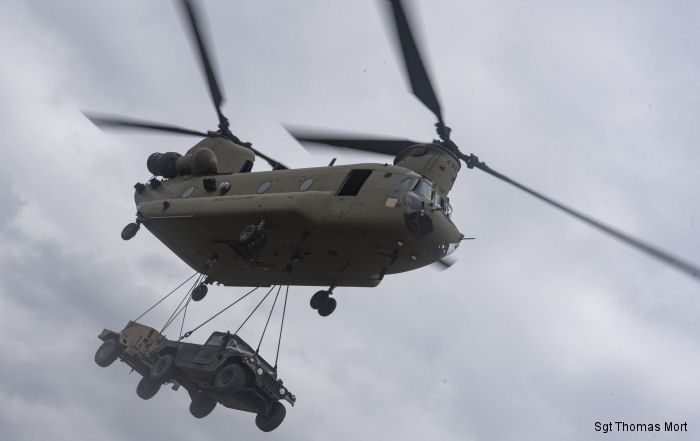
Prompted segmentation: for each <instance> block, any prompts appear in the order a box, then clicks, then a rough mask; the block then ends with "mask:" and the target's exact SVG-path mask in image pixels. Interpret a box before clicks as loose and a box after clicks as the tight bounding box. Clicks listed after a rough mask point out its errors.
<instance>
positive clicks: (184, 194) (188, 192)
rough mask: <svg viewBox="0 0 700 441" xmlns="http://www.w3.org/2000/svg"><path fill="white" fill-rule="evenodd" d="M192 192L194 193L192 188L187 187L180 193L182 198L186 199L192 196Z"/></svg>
mask: <svg viewBox="0 0 700 441" xmlns="http://www.w3.org/2000/svg"><path fill="white" fill-rule="evenodd" d="M192 192H194V187H187V188H186V189H185V191H183V192H182V197H183V198H188V197H190V196H191V195H192Z"/></svg>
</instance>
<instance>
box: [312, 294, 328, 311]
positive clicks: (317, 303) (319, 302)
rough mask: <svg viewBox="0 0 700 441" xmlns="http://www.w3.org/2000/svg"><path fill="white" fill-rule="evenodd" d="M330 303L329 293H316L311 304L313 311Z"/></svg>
mask: <svg viewBox="0 0 700 441" xmlns="http://www.w3.org/2000/svg"><path fill="white" fill-rule="evenodd" d="M327 301H328V291H316V294H314V295H313V296H311V300H310V301H309V304H310V305H311V307H312V308H313V309H318V308H320V307H321V306H323V305H324V304H325V303H326V302H327Z"/></svg>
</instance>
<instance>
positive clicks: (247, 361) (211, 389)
mask: <svg viewBox="0 0 700 441" xmlns="http://www.w3.org/2000/svg"><path fill="white" fill-rule="evenodd" d="M99 338H100V340H102V341H103V343H102V345H101V346H100V347H99V349H98V350H97V352H96V353H95V362H96V363H97V364H98V365H99V366H102V367H107V366H109V365H111V364H112V363H113V362H114V361H115V360H117V359H120V360H121V361H122V362H124V363H126V364H127V365H128V366H129V367H131V368H132V369H134V370H135V371H136V372H138V373H139V374H140V375H141V377H142V378H141V380H140V381H139V383H138V386H137V387H136V394H137V395H138V396H139V397H141V398H142V399H144V400H147V399H150V398H152V397H153V396H155V394H156V393H158V391H159V390H160V388H161V386H162V385H163V384H165V383H171V384H172V386H173V389H175V390H177V389H178V388H179V387H180V386H182V387H184V389H185V390H187V392H188V393H189V395H190V398H191V400H192V401H191V402H190V408H189V409H190V413H191V414H192V415H193V416H194V417H196V418H203V417H205V416H207V415H209V414H210V413H211V412H212V410H214V408H215V407H216V404H217V402H218V403H221V404H222V405H223V406H226V407H228V408H231V409H238V410H243V411H247V412H253V413H255V414H256V418H255V424H256V425H257V426H258V428H259V429H260V430H262V431H265V432H269V431H271V430H274V429H275V428H277V427H278V426H279V425H280V424H281V423H282V421H283V420H284V417H285V415H286V409H285V407H284V405H282V403H280V402H279V401H280V400H282V399H284V400H286V401H287V402H289V403H290V404H291V405H292V406H293V405H294V402H295V401H296V397H295V396H294V395H293V394H292V393H290V392H289V391H288V390H287V389H286V387H285V386H284V385H283V383H282V380H280V379H278V378H277V373H276V372H275V370H274V368H273V367H272V366H270V364H269V363H267V362H266V361H265V360H264V359H263V358H262V357H260V356H259V355H258V354H256V352H255V351H253V349H252V348H251V347H250V346H249V345H248V344H247V343H246V342H245V341H243V339H241V338H240V337H238V336H237V335H232V334H229V333H223V332H215V333H213V334H212V335H211V336H210V337H209V339H208V340H207V342H206V343H205V344H204V345H198V344H192V343H181V342H178V341H172V340H168V339H166V338H165V337H164V336H163V335H162V334H161V333H159V332H158V331H156V330H155V329H153V328H151V327H148V326H145V325H142V324H140V323H137V322H133V321H130V322H129V323H128V324H127V325H126V327H125V328H124V329H123V330H122V331H121V332H115V331H111V330H109V329H105V330H103V331H102V332H101V333H100V335H99Z"/></svg>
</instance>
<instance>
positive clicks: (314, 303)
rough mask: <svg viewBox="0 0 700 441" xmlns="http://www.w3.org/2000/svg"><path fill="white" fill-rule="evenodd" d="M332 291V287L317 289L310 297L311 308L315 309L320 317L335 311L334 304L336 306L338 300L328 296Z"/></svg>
mask: <svg viewBox="0 0 700 441" xmlns="http://www.w3.org/2000/svg"><path fill="white" fill-rule="evenodd" d="M332 293H333V287H331V288H329V289H328V290H326V291H317V292H316V294H314V295H313V296H312V297H311V301H310V302H309V303H310V305H311V308H313V309H315V310H317V311H318V315H320V316H321V317H327V316H329V315H331V314H332V313H333V311H335V308H336V306H338V302H336V301H335V299H334V298H332V297H331V296H330V295H331V294H332Z"/></svg>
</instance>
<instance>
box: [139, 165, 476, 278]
mask: <svg viewBox="0 0 700 441" xmlns="http://www.w3.org/2000/svg"><path fill="white" fill-rule="evenodd" d="M431 192H432V194H431ZM135 201H136V208H137V218H138V220H139V222H140V223H141V224H142V225H144V226H145V227H146V228H147V229H148V230H149V231H151V233H153V234H154V235H155V236H156V237H157V238H158V239H159V240H160V241H161V242H163V243H164V244H165V245H166V246H167V247H168V248H170V249H171V250H172V251H173V252H174V253H175V254H176V255H177V256H179V257H180V258H181V259H182V260H183V261H185V262H186V263H187V264H188V265H189V266H191V267H192V268H194V269H195V270H196V271H199V272H201V273H203V274H206V275H208V276H210V278H211V280H212V281H214V282H217V283H221V284H223V285H230V286H270V285H275V284H288V285H310V286H365V287H371V286H376V285H378V284H379V282H380V281H381V280H382V278H383V277H384V275H385V274H393V273H400V272H404V271H410V270H413V269H416V268H420V267H423V266H426V265H429V264H431V263H434V262H436V261H437V260H439V259H441V258H442V257H444V256H445V255H447V254H449V253H450V252H451V251H452V250H454V249H455V248H456V247H457V245H458V244H459V243H460V241H461V239H462V238H463V235H462V234H461V233H460V232H459V230H458V229H457V227H456V226H455V225H454V224H453V223H452V221H451V220H450V218H449V214H450V208H449V203H448V201H447V197H446V194H444V192H442V194H440V192H439V191H438V189H437V188H434V187H433V185H432V183H431V182H430V180H429V179H427V178H426V177H424V176H421V175H420V174H418V173H416V172H415V171H413V170H411V169H408V168H405V167H401V166H397V165H390V164H376V163H364V164H352V165H337V166H327V167H315V168H302V169H291V170H272V171H260V172H244V173H218V174H206V175H198V176H197V175H191V174H189V175H188V174H185V175H183V176H177V177H174V178H170V179H163V180H159V181H156V180H151V181H150V182H149V183H148V184H146V185H145V186H142V187H141V188H140V189H138V190H137V192H136V194H135ZM249 225H254V226H257V227H259V228H260V229H261V230H262V232H263V234H264V235H265V239H266V243H265V245H264V247H262V248H261V249H259V250H257V249H256V250H253V251H251V250H250V248H249V247H246V246H245V245H244V243H243V242H242V239H241V232H242V230H243V229H245V228H246V227H247V226H249Z"/></svg>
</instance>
